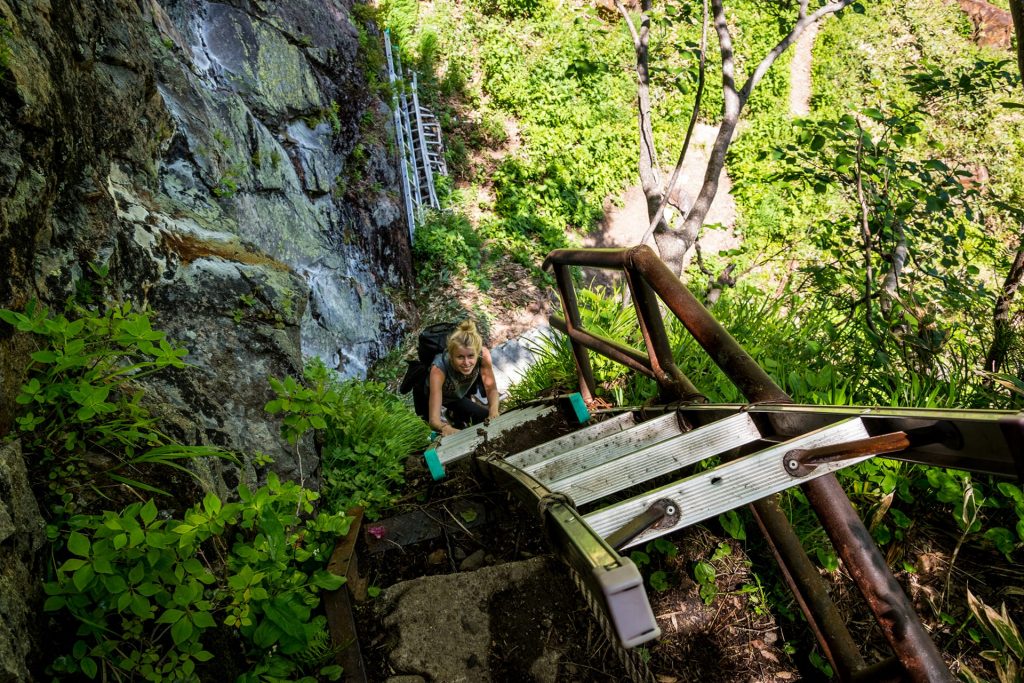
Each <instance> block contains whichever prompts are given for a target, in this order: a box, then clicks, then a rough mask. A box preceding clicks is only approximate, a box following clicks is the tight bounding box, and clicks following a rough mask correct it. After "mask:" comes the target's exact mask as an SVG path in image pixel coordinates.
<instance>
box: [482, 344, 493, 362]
mask: <svg viewBox="0 0 1024 683" xmlns="http://www.w3.org/2000/svg"><path fill="white" fill-rule="evenodd" d="M480 358H481V359H482V360H483V362H484V365H485V366H486V365H490V364H491V351H490V349H488V348H487V347H486V346H485V347H483V348H481V349H480Z"/></svg>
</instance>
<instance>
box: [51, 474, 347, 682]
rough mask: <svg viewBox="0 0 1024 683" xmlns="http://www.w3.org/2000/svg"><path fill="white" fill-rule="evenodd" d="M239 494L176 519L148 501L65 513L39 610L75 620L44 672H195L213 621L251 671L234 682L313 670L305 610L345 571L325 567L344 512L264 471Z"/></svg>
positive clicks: (318, 625) (106, 675) (109, 676)
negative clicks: (322, 508)
mask: <svg viewBox="0 0 1024 683" xmlns="http://www.w3.org/2000/svg"><path fill="white" fill-rule="evenodd" d="M238 494H239V498H240V500H239V501H238V502H237V503H223V502H222V501H221V500H220V499H219V498H217V497H216V496H215V495H213V494H207V496H206V497H205V498H204V500H203V502H202V503H201V504H197V505H195V506H194V507H192V508H190V509H189V510H188V511H187V512H186V513H185V515H184V517H183V519H180V520H176V519H165V518H163V517H162V516H161V515H159V514H158V510H157V507H156V505H155V504H154V503H153V501H148V502H147V503H145V504H142V503H136V504H134V505H130V506H128V507H127V508H125V509H124V510H122V511H121V512H112V511H107V512H104V513H103V514H102V515H79V516H75V517H72V518H71V519H70V520H69V527H70V532H69V533H68V534H67V536H66V540H65V548H66V550H65V552H61V553H59V556H61V557H62V558H63V559H62V560H61V562H60V564H59V565H58V567H57V570H56V578H55V580H54V581H51V582H48V583H47V584H46V586H45V588H46V593H47V595H48V596H49V597H48V598H47V600H46V604H45V606H44V609H45V610H46V611H48V612H58V613H65V612H66V613H67V615H68V616H70V617H72V618H74V620H75V621H76V622H77V623H78V628H77V631H76V636H77V640H76V641H75V642H74V645H73V647H72V649H71V652H65V653H61V654H59V655H58V656H57V657H56V658H55V660H54V663H53V665H52V671H53V673H55V674H73V673H79V672H80V673H82V674H84V675H85V676H86V677H88V678H90V679H96V678H101V679H102V680H133V679H134V678H136V677H139V678H142V679H143V680H150V681H161V680H166V679H168V678H170V677H174V678H175V679H177V680H200V678H201V676H200V673H199V672H200V671H201V670H202V669H201V668H199V667H201V664H202V663H204V662H208V661H210V660H212V659H213V657H214V654H213V653H212V652H210V650H209V649H207V648H208V647H209V644H210V643H211V642H214V641H215V640H216V638H215V637H214V634H215V632H216V631H218V630H219V631H222V632H225V633H230V632H233V633H235V634H237V636H238V637H240V638H241V643H243V644H244V645H243V646H242V648H240V649H242V650H243V651H244V655H245V660H246V664H247V666H248V667H249V668H250V673H249V674H247V675H245V676H243V677H241V678H240V679H239V680H243V681H257V680H264V679H263V678H262V675H266V674H272V675H274V676H278V677H284V676H294V675H299V674H301V673H302V672H303V671H304V670H305V671H308V670H310V669H312V670H313V671H315V670H316V667H318V666H320V665H321V664H322V663H323V662H322V659H323V657H319V656H316V654H315V653H316V652H317V651H321V652H322V650H323V647H324V646H323V642H324V637H325V636H324V632H325V618H324V617H323V616H314V614H313V613H314V609H315V608H316V607H317V605H318V604H319V602H320V592H321V591H323V590H334V589H336V588H338V587H339V586H341V584H342V583H343V581H344V579H342V578H340V577H337V576H334V575H333V574H330V573H328V572H327V571H326V569H325V568H324V567H325V566H326V564H327V560H328V559H329V557H330V553H331V551H332V550H333V548H334V544H335V541H336V539H337V537H338V536H339V535H342V534H345V533H347V531H348V525H349V522H350V519H349V518H346V517H344V516H343V515H332V514H328V513H321V514H320V515H318V516H316V517H313V518H309V517H308V516H309V515H310V514H311V513H312V512H313V503H314V501H315V500H316V498H317V494H316V493H314V492H311V491H308V490H305V489H302V488H300V487H299V486H298V485H297V484H295V483H294V482H287V483H281V482H280V481H278V479H277V478H276V476H275V475H273V474H271V475H270V476H269V478H268V482H267V486H265V487H263V488H261V489H259V490H257V491H255V492H254V491H250V490H249V489H248V488H246V487H245V486H241V487H239V490H238ZM221 638H223V636H221ZM222 654H225V653H222Z"/></svg>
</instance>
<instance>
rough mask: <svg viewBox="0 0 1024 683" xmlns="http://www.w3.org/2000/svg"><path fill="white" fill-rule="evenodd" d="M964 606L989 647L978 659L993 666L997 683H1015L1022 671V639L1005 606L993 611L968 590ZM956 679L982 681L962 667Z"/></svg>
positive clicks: (972, 681) (1023, 668)
mask: <svg viewBox="0 0 1024 683" xmlns="http://www.w3.org/2000/svg"><path fill="white" fill-rule="evenodd" d="M967 606H968V608H969V609H970V611H971V615H972V616H973V617H974V619H975V621H976V622H977V624H978V626H979V627H980V628H981V630H982V633H983V634H984V637H985V640H986V641H987V643H988V644H989V646H990V647H991V648H992V649H990V650H985V651H983V652H982V653H981V656H982V657H984V658H985V659H987V660H988V661H990V662H992V663H993V664H994V665H995V668H996V676H997V678H998V681H999V683H1019V681H1020V680H1021V673H1022V671H1024V666H1022V665H1024V639H1021V636H1020V629H1019V628H1017V624H1015V623H1014V621H1013V619H1011V618H1010V616H1009V615H1008V614H1007V613H1006V604H1005V603H1004V604H1003V605H1001V607H1000V609H999V611H998V612H997V611H996V610H994V609H992V608H991V607H989V606H988V605H986V604H985V603H984V602H982V601H981V600H979V599H978V598H977V597H975V595H974V594H973V593H972V592H971V591H970V590H968V591H967ZM960 677H961V678H962V679H963V680H965V681H967V682H968V683H981V682H982V680H983V679H982V678H979V677H978V675H977V674H975V673H974V672H973V671H971V669H969V668H968V667H966V666H962V667H961V668H960Z"/></svg>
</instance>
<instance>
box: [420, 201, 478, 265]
mask: <svg viewBox="0 0 1024 683" xmlns="http://www.w3.org/2000/svg"><path fill="white" fill-rule="evenodd" d="M482 246H483V241H482V240H481V238H480V236H479V235H478V234H477V233H476V231H475V230H474V229H473V226H472V225H470V223H469V219H468V218H466V216H464V215H463V214H461V213H459V212H456V211H448V210H445V211H432V210H430V211H427V212H426V213H425V214H424V216H423V218H422V220H421V221H420V222H419V225H418V226H417V227H416V234H415V237H414V240H413V247H412V248H413V256H414V257H415V258H416V260H417V262H418V263H419V264H421V265H420V268H419V271H420V274H421V279H422V278H423V277H424V274H429V275H430V276H432V277H437V278H440V279H442V280H444V279H448V278H449V277H451V275H453V274H456V273H465V274H470V273H476V272H478V270H479V268H478V267H479V265H480V261H481V258H482V256H481V253H480V249H481V247H482Z"/></svg>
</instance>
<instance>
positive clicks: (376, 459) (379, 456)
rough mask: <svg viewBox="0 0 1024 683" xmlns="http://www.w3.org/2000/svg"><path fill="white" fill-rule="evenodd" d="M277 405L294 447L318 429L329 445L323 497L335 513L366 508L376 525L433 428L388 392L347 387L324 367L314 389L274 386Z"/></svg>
mask: <svg viewBox="0 0 1024 683" xmlns="http://www.w3.org/2000/svg"><path fill="white" fill-rule="evenodd" d="M271 386H272V387H273V388H274V391H275V392H276V394H277V398H276V399H274V400H272V401H270V402H269V403H268V404H267V411H268V412H271V413H284V415H285V417H284V424H283V426H282V433H283V434H284V436H285V437H286V438H287V439H288V440H289V442H291V443H293V444H294V443H297V442H298V439H299V438H300V437H301V436H302V435H303V434H304V433H306V432H307V431H309V430H310V429H315V430H318V431H319V433H320V435H321V438H322V449H321V467H322V473H323V479H324V485H323V497H324V503H325V505H326V507H327V509H330V510H333V511H336V512H342V511H344V510H347V509H348V508H350V507H352V506H356V505H358V506H361V507H363V508H364V509H365V513H366V515H367V516H368V517H370V518H374V517H375V516H376V515H377V514H378V513H379V511H380V510H381V509H382V508H384V507H387V506H388V505H389V504H390V503H391V501H392V499H393V497H394V492H395V491H396V490H397V489H398V487H399V486H400V485H401V483H402V482H403V477H402V474H403V471H404V463H405V457H406V456H407V455H409V453H411V452H413V451H415V450H417V449H419V448H422V447H423V446H425V445H426V443H427V437H428V435H429V432H430V428H429V427H427V425H426V423H425V422H423V420H421V419H420V418H419V417H418V416H416V414H415V413H413V412H412V411H411V410H409V408H408V407H406V405H405V404H404V403H403V402H402V401H401V399H399V398H398V397H397V396H395V395H393V394H391V393H389V392H388V391H387V390H386V389H385V387H384V385H383V384H380V383H377V382H362V381H358V380H350V381H347V382H339V381H338V380H337V379H335V378H334V376H333V374H332V371H330V370H328V369H327V368H326V367H325V366H324V365H323V363H321V362H317V361H314V362H313V363H311V364H310V366H309V367H308V368H307V370H306V386H303V385H302V384H300V383H299V382H298V381H297V380H295V379H294V378H292V377H286V378H285V379H284V380H283V381H279V380H276V379H271Z"/></svg>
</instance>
